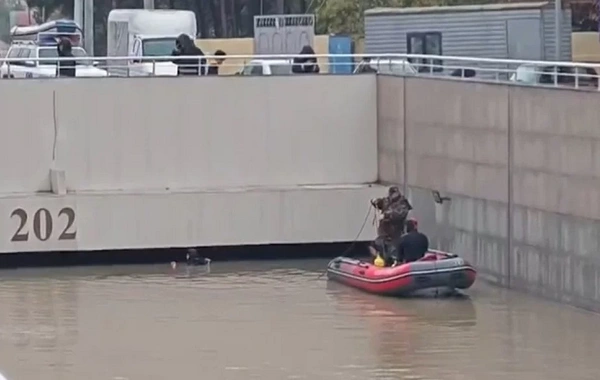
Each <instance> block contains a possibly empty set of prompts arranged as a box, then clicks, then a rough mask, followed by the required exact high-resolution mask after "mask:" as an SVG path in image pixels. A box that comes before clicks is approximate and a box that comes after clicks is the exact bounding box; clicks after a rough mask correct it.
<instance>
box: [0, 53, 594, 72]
mask: <svg viewBox="0 0 600 380" xmlns="http://www.w3.org/2000/svg"><path fill="white" fill-rule="evenodd" d="M173 58H174V57H173V56H156V57H139V56H120V57H85V58H80V57H78V58H77V59H89V60H94V61H106V62H110V61H118V60H120V61H122V60H139V59H144V60H157V61H160V60H163V61H164V60H171V59H173ZM176 58H178V59H181V58H184V59H198V56H197V55H194V56H183V55H180V56H177V57H176ZM202 58H206V59H223V58H224V59H227V60H229V59H236V60H260V59H265V60H266V59H293V58H317V59H323V58H354V59H355V60H357V59H359V60H360V59H363V58H371V59H372V60H383V59H398V60H400V59H405V60H423V59H424V60H441V61H460V62H469V63H479V64H481V63H485V64H502V65H517V66H520V65H524V64H528V65H534V66H554V65H556V66H564V67H582V68H592V69H596V68H600V63H584V62H564V61H528V60H518V59H499V58H479V57H461V56H448V55H424V54H314V55H301V54H263V55H227V56H215V55H208V54H207V55H204V56H202ZM69 59H72V58H58V60H69ZM31 60H33V61H37V60H43V58H29V59H27V58H7V57H5V58H2V59H0V62H3V61H11V62H21V61H31ZM53 60H56V58H53Z"/></svg>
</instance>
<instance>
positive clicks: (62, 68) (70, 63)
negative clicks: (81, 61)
mask: <svg viewBox="0 0 600 380" xmlns="http://www.w3.org/2000/svg"><path fill="white" fill-rule="evenodd" d="M56 49H57V50H58V57H59V58H65V57H73V51H72V44H71V40H69V39H68V38H61V39H60V40H59V41H58V45H56ZM42 63H43V62H42ZM76 64H77V62H76V61H75V60H74V59H67V60H57V62H56V76H57V77H71V78H74V77H75V76H76V71H75V66H76Z"/></svg>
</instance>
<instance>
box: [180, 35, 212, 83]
mask: <svg viewBox="0 0 600 380" xmlns="http://www.w3.org/2000/svg"><path fill="white" fill-rule="evenodd" d="M171 55H173V56H174V57H177V56H188V57H190V56H199V57H198V58H197V59H196V58H173V59H172V62H173V63H174V64H176V65H177V76H180V75H204V74H205V73H206V59H205V58H204V52H202V50H201V49H200V48H199V47H197V46H196V45H195V44H194V41H192V39H191V38H190V36H188V35H187V34H185V33H182V34H180V35H179V37H177V40H176V41H175V50H173V52H172V53H171Z"/></svg>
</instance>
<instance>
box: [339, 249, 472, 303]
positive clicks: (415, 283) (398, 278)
mask: <svg viewBox="0 0 600 380" xmlns="http://www.w3.org/2000/svg"><path fill="white" fill-rule="evenodd" d="M476 277H477V272H476V270H475V268H474V267H473V266H472V265H471V264H469V263H468V262H467V261H465V260H464V259H462V258H460V257H458V256H456V255H452V254H449V253H445V252H440V251H429V252H428V253H427V254H426V255H425V256H424V257H423V258H422V259H420V260H418V261H414V262H410V263H406V264H401V265H396V266H394V267H384V268H380V267H377V266H375V265H374V264H371V263H368V262H365V261H360V260H355V259H351V258H348V257H343V256H340V257H337V258H335V259H333V260H331V261H330V262H329V264H328V265H327V278H329V279H331V280H334V281H337V282H341V283H343V284H345V285H348V286H352V287H354V288H358V289H361V290H364V291H367V292H370V293H376V294H381V295H389V296H410V295H415V294H419V293H421V292H422V291H427V290H436V291H439V290H449V291H454V290H456V289H461V290H462V289H468V288H470V287H471V286H472V285H473V283H474V282H475V278H476Z"/></svg>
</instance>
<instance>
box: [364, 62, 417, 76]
mask: <svg viewBox="0 0 600 380" xmlns="http://www.w3.org/2000/svg"><path fill="white" fill-rule="evenodd" d="M364 73H377V74H391V75H415V74H417V73H418V71H417V69H416V68H415V67H414V66H413V65H412V64H410V62H408V61H407V60H405V59H391V58H382V59H378V58H377V59H364V60H362V61H361V62H360V63H359V64H358V65H356V68H355V69H354V74H364Z"/></svg>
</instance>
